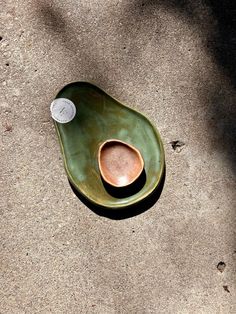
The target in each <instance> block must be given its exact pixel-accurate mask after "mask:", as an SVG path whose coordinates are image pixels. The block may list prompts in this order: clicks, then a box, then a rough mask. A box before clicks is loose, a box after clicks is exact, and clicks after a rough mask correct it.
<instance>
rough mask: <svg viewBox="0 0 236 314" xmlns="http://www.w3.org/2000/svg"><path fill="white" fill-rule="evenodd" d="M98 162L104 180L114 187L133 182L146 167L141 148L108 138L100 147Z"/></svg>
mask: <svg viewBox="0 0 236 314" xmlns="http://www.w3.org/2000/svg"><path fill="white" fill-rule="evenodd" d="M98 164H99V170H100V173H101V176H102V178H103V179H104V181H106V182H107V183H108V184H110V185H112V186H114V187H125V186H127V185H129V184H131V183H133V182H134V181H135V180H136V179H138V177H139V176H140V174H141V173H142V171H143V167H144V161H143V158H142V155H141V153H140V152H139V150H138V149H137V148H135V147H134V146H132V145H130V144H127V143H125V142H123V141H120V140H116V139H110V140H107V141H105V142H104V143H103V144H102V145H101V146H100V147H99V151H98Z"/></svg>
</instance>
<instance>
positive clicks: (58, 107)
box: [50, 98, 76, 123]
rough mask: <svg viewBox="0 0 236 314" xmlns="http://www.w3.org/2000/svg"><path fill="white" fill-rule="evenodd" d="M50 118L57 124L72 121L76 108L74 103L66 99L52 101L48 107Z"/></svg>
mask: <svg viewBox="0 0 236 314" xmlns="http://www.w3.org/2000/svg"><path fill="white" fill-rule="evenodd" d="M50 110H51V115H52V118H53V119H54V120H55V121H57V122H59V123H68V122H70V121H71V120H73V119H74V117H75V114H76V107H75V105H74V103H73V102H72V101H71V100H69V99H67V98H57V99H55V100H53V102H52V103H51V106H50Z"/></svg>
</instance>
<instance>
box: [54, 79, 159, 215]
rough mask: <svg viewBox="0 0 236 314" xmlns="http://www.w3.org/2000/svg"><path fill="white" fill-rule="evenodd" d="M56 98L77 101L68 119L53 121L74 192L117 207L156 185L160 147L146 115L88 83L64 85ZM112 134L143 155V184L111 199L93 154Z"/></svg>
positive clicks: (93, 201)
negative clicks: (134, 191)
mask: <svg viewBox="0 0 236 314" xmlns="http://www.w3.org/2000/svg"><path fill="white" fill-rule="evenodd" d="M56 98H68V99H70V100H71V101H72V102H73V103H74V104H75V106H76V111H77V112H76V116H75V118H74V119H73V120H72V121H71V122H69V123H66V124H60V123H57V122H55V126H56V130H57V134H58V137H59V141H60V145H61V150H62V153H63V157H64V165H65V169H66V172H67V175H68V177H69V180H70V182H71V183H72V185H73V186H74V187H75V188H76V189H77V190H78V192H79V193H81V194H82V195H83V196H84V197H86V198H87V199H88V200H89V201H91V202H92V203H94V204H96V205H100V206H103V207H108V208H113V209H116V208H122V207H127V206H130V205H133V204H135V203H137V202H139V201H141V200H143V199H144V198H145V197H147V196H148V195H150V194H151V193H152V192H153V191H154V190H155V188H156V187H157V186H158V184H159V182H160V179H161V177H162V175H163V171H164V150H163V145H162V142H161V139H160V136H159V134H158V132H157V130H156V129H155V128H154V126H153V125H152V124H151V123H150V122H149V120H148V119H147V118H146V117H144V116H143V115H142V114H140V113H139V112H137V111H135V110H133V109H130V108H128V107H126V106H124V105H122V104H121V103H120V102H118V101H117V100H115V99H114V98H112V97H110V96H109V95H107V94H106V93H105V92H104V91H102V90H101V89H99V88H98V87H96V86H94V85H92V84H90V83H85V82H77V83H72V84H69V85H67V86H65V87H64V88H63V89H62V90H61V91H60V92H59V93H58V95H57V96H56ZM111 138H112V139H119V140H121V141H124V142H127V143H128V144H131V145H133V146H135V147H136V148H137V149H139V151H140V152H141V154H142V156H143V159H144V168H145V172H146V183H145V185H144V186H143V188H142V189H141V190H140V191H139V192H138V193H136V194H134V195H132V196H129V197H125V198H119V199H118V198H115V197H113V196H111V195H110V194H109V193H108V192H107V191H106V189H105V188H104V186H103V183H102V180H101V176H100V172H99V166H98V159H97V154H98V149H99V146H100V145H101V143H103V142H104V141H106V140H107V139H111Z"/></svg>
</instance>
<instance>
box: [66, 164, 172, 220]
mask: <svg viewBox="0 0 236 314" xmlns="http://www.w3.org/2000/svg"><path fill="white" fill-rule="evenodd" d="M165 177H166V170H165V169H164V173H163V176H162V179H161V181H160V183H159V185H158V187H157V188H156V189H155V190H154V192H153V193H152V194H151V195H150V196H148V197H146V198H145V199H144V200H142V201H140V202H139V203H137V204H135V205H132V206H129V207H126V208H124V209H115V208H114V209H107V208H105V207H101V206H97V205H95V204H93V203H91V202H90V201H89V200H87V199H86V198H85V197H84V196H83V195H82V194H80V193H79V192H78V191H77V190H76V189H75V188H74V187H73V185H72V184H71V183H70V182H69V183H70V186H71V188H72V190H73V192H74V193H75V195H76V196H77V197H78V198H79V199H80V201H81V202H83V203H84V204H85V205H86V206H87V207H88V208H89V209H91V210H92V211H93V212H94V213H96V214H97V215H99V216H104V217H107V218H110V219H113V220H121V219H126V218H131V217H134V216H137V215H139V214H141V213H143V212H145V211H147V210H148V209H150V208H151V207H152V206H153V205H154V204H155V203H156V202H157V201H158V199H159V198H160V196H161V193H162V190H163V187H164V184H165Z"/></svg>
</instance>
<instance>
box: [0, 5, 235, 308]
mask: <svg viewBox="0 0 236 314" xmlns="http://www.w3.org/2000/svg"><path fill="white" fill-rule="evenodd" d="M0 14H1V29H0V31H1V33H0V36H1V38H0V39H1V41H0V49H1V62H0V71H1V95H0V96H1V102H0V105H1V124H0V127H1V138H0V140H1V143H0V144H1V157H0V158H1V174H0V175H1V178H0V180H1V184H0V189H1V220H0V224H1V227H0V245H1V246H0V267H1V277H0V313H1V314H21V313H30V314H32V313H45V314H46V313H69V314H70V313H99V314H106V313H107V314H111V313H122V314H123V313H125V314H126V313H129V314H130V313H132V314H136V313H138V314H143V313H181V314H182V313H184V314H185V313H206V314H210V313H224V314H225V313H236V212H235V209H236V195H235V175H236V158H235V156H236V154H235V153H236V151H235V150H236V142H235V138H236V132H235V124H236V123H235V118H236V107H235V102H236V91H235V87H236V70H235V69H236V62H235V61H236V47H235V45H236V35H235V29H236V28H235V26H236V22H235V4H234V1H227V0H226V1H213V0H197V1H190V0H182V1H177V0H172V1H171V0H160V1H148V0H140V1H139V0H103V1H98V0H87V1H82V0H68V1H64V0H63V1H60V0H53V1H46V0H45V1H42V0H41V1H40V0H18V1H13V0H7V1H6V0H2V1H1V11H0ZM78 80H85V81H90V82H92V83H95V84H96V85H98V86H100V87H101V88H102V89H104V90H106V91H107V92H108V93H109V94H111V95H113V96H114V97H116V98H118V99H119V100H121V101H123V102H124V103H127V104H129V105H130V106H131V107H133V108H136V109H138V110H140V111H142V112H143V113H144V114H146V115H147V116H148V117H149V118H150V119H151V120H152V121H153V123H154V124H155V125H156V126H157V128H158V129H159V131H160V133H161V135H162V138H163V141H164V146H165V153H166V180H165V184H164V188H163V191H162V194H161V196H160V198H159V200H158V201H157V202H156V203H155V205H154V206H152V207H151V208H150V209H149V210H146V211H145V212H143V213H141V214H139V215H136V216H133V217H130V218H127V219H120V220H119V219H118V220H117V219H111V218H108V217H104V216H101V215H97V214H96V213H94V212H93V211H92V210H91V209H89V208H88V207H86V206H85V205H84V204H83V203H82V202H81V201H80V200H79V199H78V198H77V197H76V196H75V194H74V193H73V192H72V190H71V187H70V186H69V184H68V180H67V177H66V174H65V171H64V168H63V163H62V159H61V154H60V148H59V144H58V140H57V137H56V133H55V129H54V126H53V123H52V120H51V118H50V113H49V105H50V102H51V101H52V100H53V98H54V97H55V95H56V93H57V91H58V90H59V89H61V88H62V87H63V86H64V85H65V84H67V83H69V82H71V81H78ZM177 140H179V141H181V142H183V143H184V144H185V145H183V146H181V147H176V145H174V144H173V143H172V144H171V142H172V141H177ZM172 146H174V148H176V149H175V150H174V148H173V147H172ZM221 262H222V263H225V266H224V265H223V266H224V267H222V264H219V263H221ZM218 264H219V265H218Z"/></svg>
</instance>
